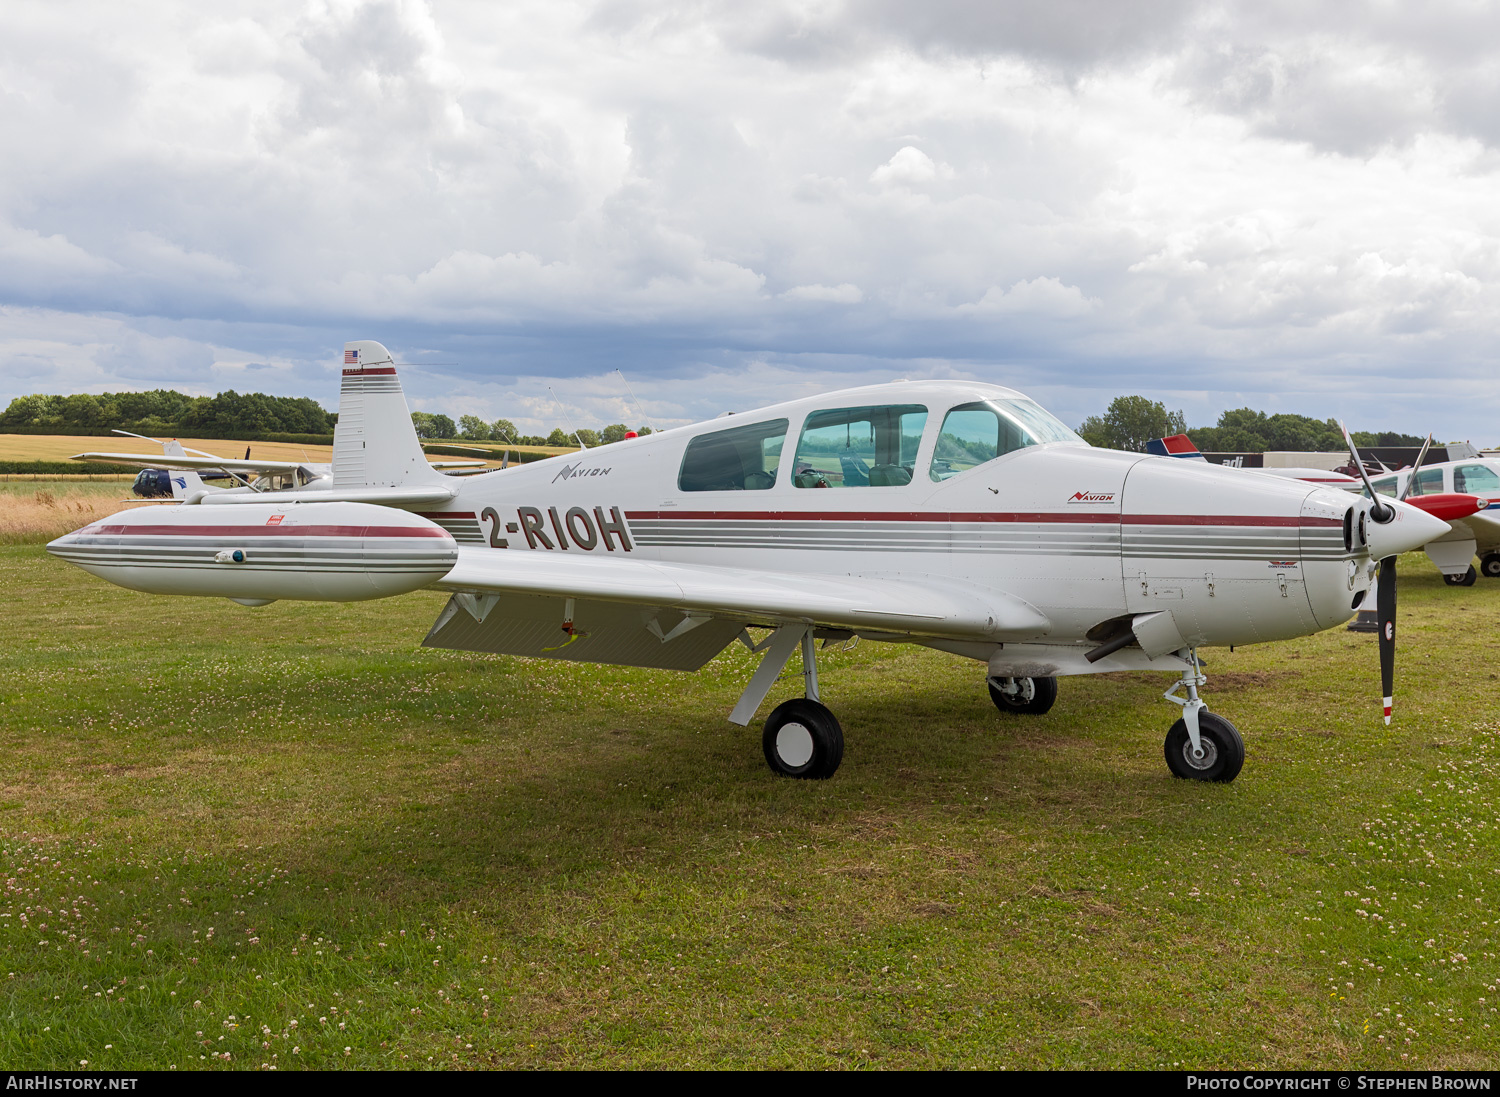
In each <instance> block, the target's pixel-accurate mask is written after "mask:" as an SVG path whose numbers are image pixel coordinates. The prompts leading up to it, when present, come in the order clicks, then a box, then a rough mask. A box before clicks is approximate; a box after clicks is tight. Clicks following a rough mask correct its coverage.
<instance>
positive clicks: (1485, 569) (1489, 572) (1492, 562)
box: [1479, 552, 1500, 579]
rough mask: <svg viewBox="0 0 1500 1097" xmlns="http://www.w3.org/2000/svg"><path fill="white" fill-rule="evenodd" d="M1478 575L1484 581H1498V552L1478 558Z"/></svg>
mask: <svg viewBox="0 0 1500 1097" xmlns="http://www.w3.org/2000/svg"><path fill="white" fill-rule="evenodd" d="M1479 574H1481V575H1483V576H1484V577H1485V578H1486V579H1500V552H1491V553H1489V554H1487V555H1485V556H1481V557H1480V558H1479Z"/></svg>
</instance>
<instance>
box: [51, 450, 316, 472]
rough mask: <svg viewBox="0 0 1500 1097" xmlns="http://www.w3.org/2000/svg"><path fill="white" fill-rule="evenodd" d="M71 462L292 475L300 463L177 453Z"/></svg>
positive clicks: (90, 456) (81, 456)
mask: <svg viewBox="0 0 1500 1097" xmlns="http://www.w3.org/2000/svg"><path fill="white" fill-rule="evenodd" d="M69 460H72V461H108V462H110V463H111V464H114V465H134V466H135V467H136V468H143V469H233V470H234V471H235V472H294V471H296V470H297V469H299V468H301V467H302V466H303V464H304V462H300V461H242V460H240V459H239V458H232V457H193V456H190V455H189V454H185V453H179V454H172V455H171V456H167V455H163V456H161V457H151V456H148V455H147V454H144V453H75V454H74V455H73V456H72V457H71V458H69Z"/></svg>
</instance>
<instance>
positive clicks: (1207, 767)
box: [1163, 709, 1245, 782]
mask: <svg viewBox="0 0 1500 1097" xmlns="http://www.w3.org/2000/svg"><path fill="white" fill-rule="evenodd" d="M1198 739H1199V741H1200V742H1201V743H1202V744H1203V757H1202V758H1194V757H1193V741H1192V740H1191V739H1189V738H1188V730H1187V722H1186V721H1184V720H1178V721H1177V723H1175V724H1173V725H1172V727H1171V730H1169V731H1168V732H1167V741H1166V744H1165V746H1164V747H1163V752H1164V753H1165V754H1166V756H1167V768H1168V769H1170V770H1171V771H1172V776H1174V777H1183V778H1186V779H1187V780H1190V781H1220V782H1228V781H1233V780H1234V779H1235V778H1236V777H1238V776H1239V773H1240V768H1241V767H1242V766H1244V764H1245V741H1244V740H1243V739H1241V738H1240V733H1239V732H1238V731H1236V730H1235V726H1234V725H1233V724H1231V723H1230V722H1229V721H1228V720H1226V719H1224V717H1222V716H1216V715H1214V714H1213V713H1212V712H1209V711H1208V710H1207V709H1203V710H1202V711H1200V712H1199V713H1198Z"/></svg>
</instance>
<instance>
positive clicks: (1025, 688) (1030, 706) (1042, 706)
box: [988, 678, 1057, 716]
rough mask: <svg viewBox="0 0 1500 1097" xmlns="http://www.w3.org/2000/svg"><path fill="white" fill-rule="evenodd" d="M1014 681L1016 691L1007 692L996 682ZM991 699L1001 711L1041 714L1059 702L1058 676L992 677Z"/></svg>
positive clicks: (1028, 714)
mask: <svg viewBox="0 0 1500 1097" xmlns="http://www.w3.org/2000/svg"><path fill="white" fill-rule="evenodd" d="M997 681H999V682H1007V681H1009V682H1014V683H1015V684H1016V687H1017V688H1016V692H1014V693H1007V692H1005V690H1003V689H1001V688H1000V687H999V686H997V685H996V684H995V683H996V682H997ZM988 685H989V687H990V700H991V701H993V702H995V707H996V708H997V709H999V710H1000V711H1001V712H1017V713H1021V714H1023V715H1026V716H1040V715H1041V714H1042V713H1044V712H1046V711H1047V710H1048V709H1050V708H1051V707H1052V706H1053V705H1054V704H1056V703H1057V679H1056V678H1008V679H1007V678H998V679H997V678H991V679H989V680H988Z"/></svg>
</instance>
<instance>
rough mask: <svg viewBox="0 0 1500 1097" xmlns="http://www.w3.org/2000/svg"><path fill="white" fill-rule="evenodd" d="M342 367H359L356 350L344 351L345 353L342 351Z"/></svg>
mask: <svg viewBox="0 0 1500 1097" xmlns="http://www.w3.org/2000/svg"><path fill="white" fill-rule="evenodd" d="M344 365H346V366H357V365H359V351H357V350H346V351H344Z"/></svg>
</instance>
